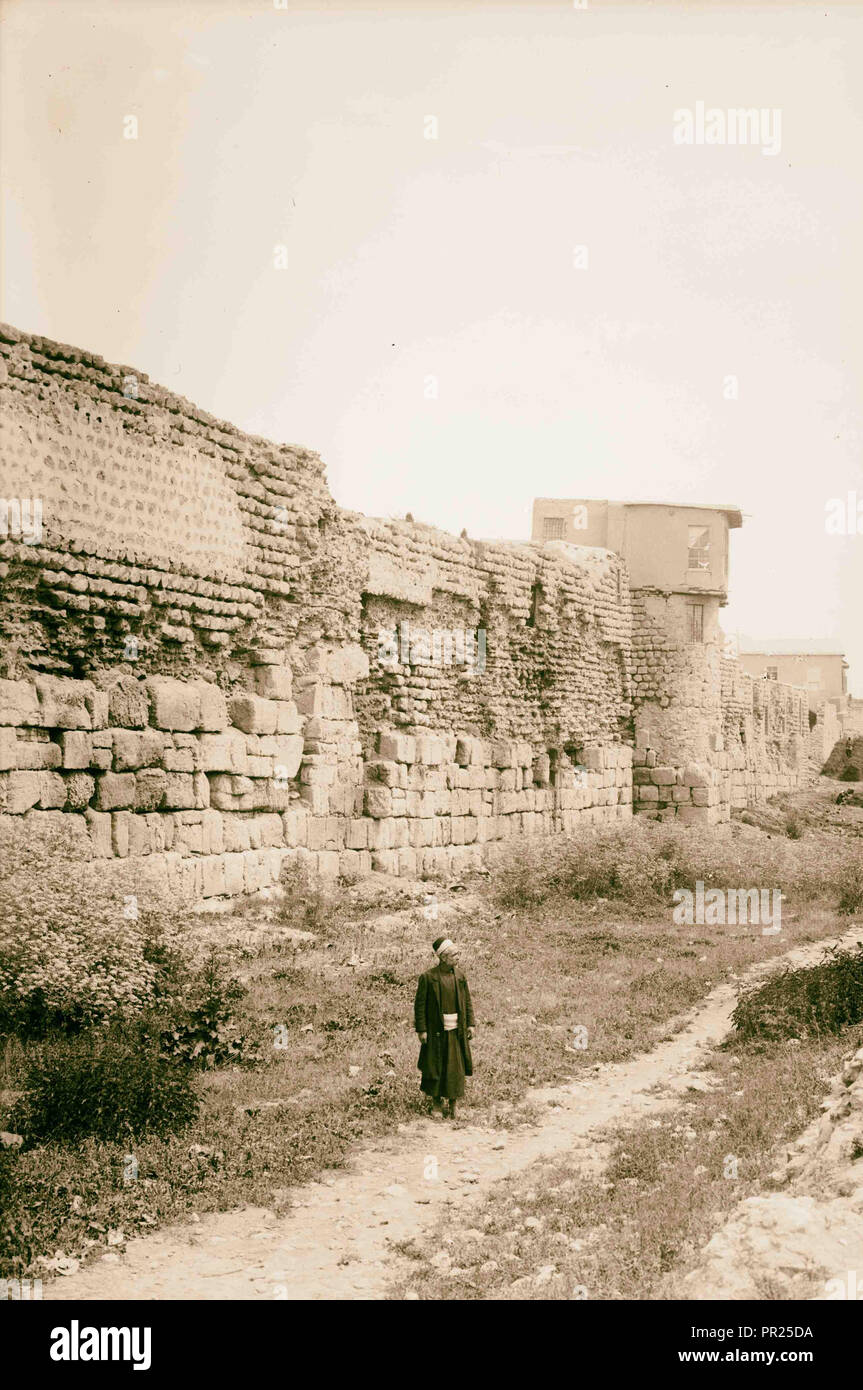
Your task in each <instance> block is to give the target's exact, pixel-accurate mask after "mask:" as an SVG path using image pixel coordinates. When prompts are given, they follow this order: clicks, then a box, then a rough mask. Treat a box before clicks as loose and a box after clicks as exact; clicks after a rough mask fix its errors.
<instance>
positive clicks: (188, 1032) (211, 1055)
mask: <svg viewBox="0 0 863 1390" xmlns="http://www.w3.org/2000/svg"><path fill="white" fill-rule="evenodd" d="M173 966H174V971H175V975H174V983H175V985H177V984H179V983H180V982H181V981H182V984H183V990H182V993H180V992H177V993H175V994H172V995H170V996H166V997H165V998H164V999H163V1001H162V1007H161V1013H160V1015H159V1016H160V1017H161V1019H162V1023H161V1026H160V1027H159V1031H158V1041H159V1046H160V1048H161V1051H162V1052H163V1053H164V1054H165V1055H166V1056H169V1057H173V1058H174V1059H175V1060H177V1061H182V1062H186V1063H188V1064H189V1065H190V1066H193V1067H219V1066H229V1065H232V1064H233V1065H249V1064H251V1063H253V1062H255V1061H257V1060H258V1054H257V1049H256V1048H255V1046H254V1045H253V1043H252V1042H251V1041H250V1040H249V1039H248V1038H247V1037H246V1036H245V1035H243V1034H241V1033H239V1032H238V1031H237V1025H236V1023H235V1022H234V1007H235V1005H236V1003H237V1002H238V1000H240V999H242V998H243V996H244V995H245V993H246V988H245V986H244V985H243V984H241V983H240V981H239V980H238V979H236V977H235V976H233V975H231V974H230V973H229V971H228V969H227V967H226V965H225V964H224V962H223V961H221V960H220V959H219V958H218V957H217V956H216V955H215V953H213V954H212V955H211V956H210V957H209V958H208V959H207V960H206V961H205V962H204V964H203V965H202V966H200V967H198V968H197V969H194V970H193V969H188V970H183V969H182V966H181V965H180V964H179V962H177V961H175V962H174V963H173ZM166 1019H167V1022H166V1021H165V1020H166ZM152 1036H156V1032H155V1029H154V1030H153V1033H152Z"/></svg>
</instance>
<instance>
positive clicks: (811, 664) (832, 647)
mask: <svg viewBox="0 0 863 1390" xmlns="http://www.w3.org/2000/svg"><path fill="white" fill-rule="evenodd" d="M837 645H838V644H837V643H836V642H832V641H816V640H812V639H811V638H810V639H808V640H800V641H787V642H786V641H768V642H757V643H756V642H749V641H741V644H740V664H741V666H742V667H743V669H744V671H746V673H747V674H748V675H750V676H756V677H758V676H763V677H764V678H765V680H770V681H781V682H782V683H783V684H784V685H796V686H800V687H801V688H802V689H803V690H806V691H808V692H809V703H810V705H811V706H812V707H813V708H814V706H815V705H817V704H819V703H820V702H821V701H822V700H832V701H834V702H835V703H836V704H837V706H841V707H844V706H845V705H846V704H847V703H848V701H847V698H846V697H847V695H848V676H847V672H848V662H847V661H846V660H845V657H844V655H843V653H842V652H841V651H838V650H837Z"/></svg>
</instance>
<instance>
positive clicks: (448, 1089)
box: [414, 936, 474, 1120]
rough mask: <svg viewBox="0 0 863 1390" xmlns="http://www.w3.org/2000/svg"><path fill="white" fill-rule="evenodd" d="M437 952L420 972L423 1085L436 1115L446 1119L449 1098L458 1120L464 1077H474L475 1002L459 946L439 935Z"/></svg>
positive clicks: (417, 1015) (417, 1018)
mask: <svg viewBox="0 0 863 1390" xmlns="http://www.w3.org/2000/svg"><path fill="white" fill-rule="evenodd" d="M432 950H433V951H434V952H435V954H436V955H437V958H438V964H437V965H434V966H432V968H431V970H427V971H426V972H425V974H424V975H420V978H419V984H418V985H417V992H416V998H415V1000H414V1028H415V1029H416V1032H417V1036H418V1038H419V1040H420V1055H419V1061H418V1062H417V1066H418V1067H419V1069H420V1071H421V1072H422V1080H421V1082H420V1089H421V1090H422V1091H423V1092H424V1093H425V1094H426V1095H427V1096H430V1097H431V1101H432V1119H435V1120H440V1119H442V1118H443V1114H444V1111H443V1102H444V1101H448V1102H449V1116H450V1119H452V1120H454V1119H455V1106H456V1101H457V1100H459V1098H460V1097H461V1096H463V1095H464V1082H465V1077H466V1076H472V1075H473V1058H472V1057H471V1052H470V1040H471V1038H472V1037H473V1030H474V1021H473V1004H472V1003H471V997H470V990H469V989H468V986H467V980H466V979H465V977H464V975H463V974H462V972H461V970H460V969H459V964H458V962H459V958H460V955H461V952H460V951H459V948H458V946H456V945H455V944H454V942H452V941H450V940H449V937H445V936H439V937H438V939H437V941H435V942H433V943H432Z"/></svg>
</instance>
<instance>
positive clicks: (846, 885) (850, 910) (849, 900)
mask: <svg viewBox="0 0 863 1390" xmlns="http://www.w3.org/2000/svg"><path fill="white" fill-rule="evenodd" d="M837 908H838V911H839V912H841V913H842V915H843V917H852V916H853V915H854V913H855V912H863V865H861V864H851V865H849V867H848V869H847V870H846V872H845V875H844V877H843V878H842V879H840V882H839V902H838V904H837Z"/></svg>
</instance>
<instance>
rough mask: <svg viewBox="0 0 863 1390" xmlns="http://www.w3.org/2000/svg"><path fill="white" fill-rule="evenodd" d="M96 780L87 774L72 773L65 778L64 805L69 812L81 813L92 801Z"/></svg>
mask: <svg viewBox="0 0 863 1390" xmlns="http://www.w3.org/2000/svg"><path fill="white" fill-rule="evenodd" d="M95 791H96V780H95V778H94V777H91V776H90V774H89V772H72V773H70V775H69V776H68V777H67V778H66V804H67V806H68V808H69V810H70V811H83V810H84V809H85V808H86V807H87V806H89V804H90V802H91V801H92V799H93V796H94V794H95Z"/></svg>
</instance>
